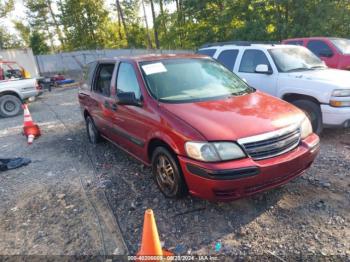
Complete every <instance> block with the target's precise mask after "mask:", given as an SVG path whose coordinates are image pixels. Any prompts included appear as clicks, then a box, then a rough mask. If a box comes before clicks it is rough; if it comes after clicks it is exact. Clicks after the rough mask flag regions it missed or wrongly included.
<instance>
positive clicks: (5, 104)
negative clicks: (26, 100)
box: [0, 95, 22, 117]
mask: <svg viewBox="0 0 350 262" xmlns="http://www.w3.org/2000/svg"><path fill="white" fill-rule="evenodd" d="M21 105H22V102H21V100H20V99H19V98H18V97H17V96H14V95H3V96H1V97H0V116H2V117H12V116H16V115H18V114H19V113H20V112H21V111H22V106H21Z"/></svg>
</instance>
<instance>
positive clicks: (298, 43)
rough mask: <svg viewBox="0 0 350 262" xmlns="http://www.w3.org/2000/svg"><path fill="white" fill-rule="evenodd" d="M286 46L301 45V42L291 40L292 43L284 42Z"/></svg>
mask: <svg viewBox="0 0 350 262" xmlns="http://www.w3.org/2000/svg"><path fill="white" fill-rule="evenodd" d="M285 43H286V45H301V46H302V45H303V41H302V40H292V41H286V42H285Z"/></svg>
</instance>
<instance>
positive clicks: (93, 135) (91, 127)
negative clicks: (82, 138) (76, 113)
mask: <svg viewBox="0 0 350 262" xmlns="http://www.w3.org/2000/svg"><path fill="white" fill-rule="evenodd" d="M85 122H86V132H87V135H88V138H89V141H90V143H91V144H97V143H99V142H100V141H101V135H100V132H99V131H98V130H97V128H96V126H95V123H94V121H93V120H92V118H91V117H90V116H87V117H86V119H85Z"/></svg>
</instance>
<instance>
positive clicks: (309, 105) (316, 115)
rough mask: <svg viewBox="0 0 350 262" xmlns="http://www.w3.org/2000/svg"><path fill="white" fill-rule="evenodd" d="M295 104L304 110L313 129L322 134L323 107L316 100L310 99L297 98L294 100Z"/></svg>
mask: <svg viewBox="0 0 350 262" xmlns="http://www.w3.org/2000/svg"><path fill="white" fill-rule="evenodd" d="M292 103H293V105H295V106H297V107H299V108H300V109H301V110H303V111H304V113H305V114H306V116H307V117H308V118H309V119H310V122H311V124H312V129H313V131H314V132H315V133H316V134H318V135H319V134H321V132H322V129H323V124H322V112H321V108H320V106H319V105H318V104H316V103H315V102H312V101H309V100H296V101H293V102H292Z"/></svg>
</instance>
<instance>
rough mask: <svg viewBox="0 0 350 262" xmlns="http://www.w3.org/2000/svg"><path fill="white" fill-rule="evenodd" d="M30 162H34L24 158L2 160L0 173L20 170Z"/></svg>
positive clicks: (0, 161) (0, 159) (0, 160)
mask: <svg viewBox="0 0 350 262" xmlns="http://www.w3.org/2000/svg"><path fill="white" fill-rule="evenodd" d="M30 162H32V161H31V160H30V159H29V158H23V157H16V158H8V159H3V158H0V172H1V171H6V170H10V169H15V168H19V167H21V166H26V165H28V164H29V163H30Z"/></svg>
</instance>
